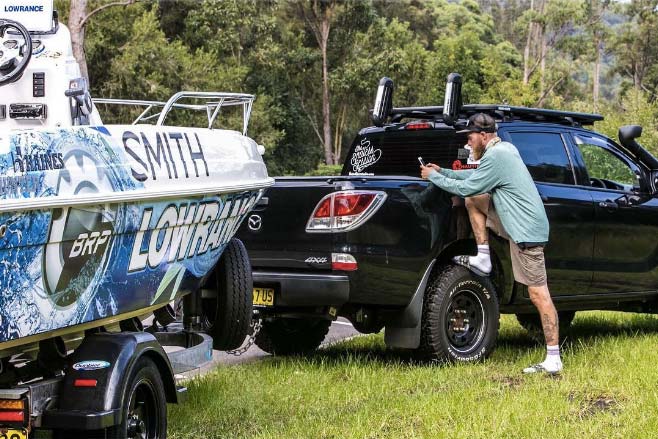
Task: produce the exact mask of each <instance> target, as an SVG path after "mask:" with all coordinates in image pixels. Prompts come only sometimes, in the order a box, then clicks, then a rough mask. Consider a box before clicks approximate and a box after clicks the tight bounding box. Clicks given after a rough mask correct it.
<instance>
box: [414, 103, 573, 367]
mask: <svg viewBox="0 0 658 439" xmlns="http://www.w3.org/2000/svg"><path fill="white" fill-rule="evenodd" d="M458 133H467V134H468V144H469V146H470V147H471V148H473V153H474V154H475V155H476V157H478V156H481V157H482V159H481V162H480V165H479V167H478V168H477V169H468V170H462V171H453V170H449V169H442V168H440V167H439V166H437V165H435V164H432V163H429V164H427V166H421V176H422V177H423V178H424V179H429V181H431V182H432V183H433V184H434V185H436V186H438V187H440V188H441V189H444V190H446V191H448V192H450V193H452V194H455V195H459V196H462V197H465V198H466V209H467V210H468V216H469V218H470V221H471V226H472V228H473V233H474V235H475V241H476V243H477V245H478V254H477V255H476V256H467V255H464V256H457V257H455V258H454V259H453V260H454V262H456V263H457V264H460V265H463V266H464V267H466V268H468V269H469V270H471V271H472V272H474V273H476V274H478V275H480V276H488V275H489V273H491V257H490V255H489V238H488V234H487V227H489V228H490V229H491V230H493V231H494V232H495V233H496V234H497V235H499V236H501V237H502V238H505V239H507V240H508V241H509V244H510V255H511V259H512V271H513V272H514V279H515V280H516V281H517V282H519V283H521V284H524V285H527V286H528V293H529V295H530V299H531V300H532V303H533V304H534V305H535V306H536V307H537V310H538V311H539V315H540V316H541V322H542V327H543V329H544V337H545V339H546V347H547V352H546V358H545V359H544V361H543V362H541V363H539V364H535V365H532V366H530V367H527V368H525V369H523V372H524V373H536V372H547V373H551V374H555V373H559V372H560V371H561V370H562V360H561V359H560V347H559V329H558V317H557V312H556V310H555V306H554V305H553V300H552V299H551V295H550V292H549V291H548V285H547V281H546V266H545V263H544V246H545V245H546V243H547V242H548V229H549V226H548V218H547V217H546V211H545V210H544V205H543V204H542V201H541V198H540V196H539V192H538V191H537V187H536V186H535V184H534V182H533V180H532V177H531V176H530V173H529V172H528V169H527V168H526V166H525V164H524V163H523V160H522V159H521V156H520V155H519V152H518V150H517V149H516V147H515V146H514V145H512V144H511V143H509V142H503V141H502V140H501V139H500V138H499V137H498V136H497V135H496V122H495V121H494V119H493V118H492V117H491V116H489V115H487V114H483V113H478V114H475V115H473V116H471V117H470V118H469V119H468V122H467V125H466V127H465V129H464V130H462V131H459V132H458Z"/></svg>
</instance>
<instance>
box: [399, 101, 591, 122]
mask: <svg viewBox="0 0 658 439" xmlns="http://www.w3.org/2000/svg"><path fill="white" fill-rule="evenodd" d="M475 113H486V114H489V115H490V116H492V117H493V118H494V119H496V121H498V122H511V121H529V122H550V123H557V124H562V125H571V126H582V125H594V122H598V121H602V120H603V116H602V115H600V114H593V113H574V112H568V111H558V110H546V109H543V108H529V107H511V106H508V105H491V104H487V105H484V104H470V105H462V106H461V108H460V109H459V118H460V119H468V118H469V117H470V116H472V115H473V114H475ZM389 114H390V116H391V122H393V123H395V122H400V121H401V120H402V119H403V118H409V117H415V118H432V119H434V120H443V106H440V107H401V108H393V109H391V112H390V113H389Z"/></svg>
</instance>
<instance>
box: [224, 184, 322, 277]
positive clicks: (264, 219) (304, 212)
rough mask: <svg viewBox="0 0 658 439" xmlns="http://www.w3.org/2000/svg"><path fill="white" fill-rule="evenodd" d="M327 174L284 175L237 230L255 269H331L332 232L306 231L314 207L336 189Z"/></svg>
mask: <svg viewBox="0 0 658 439" xmlns="http://www.w3.org/2000/svg"><path fill="white" fill-rule="evenodd" d="M328 180H329V178H328V177H281V178H276V183H275V184H274V186H273V187H271V188H269V189H268V190H267V192H266V193H265V195H264V197H263V199H262V200H261V202H260V203H259V205H258V206H256V208H255V209H254V210H253V211H252V212H251V214H250V215H249V216H248V217H247V219H246V220H245V221H244V223H242V225H241V226H240V229H239V230H238V233H237V235H236V236H237V237H238V238H239V239H241V240H242V242H244V244H245V246H246V247H247V249H248V251H249V258H250V259H251V264H252V266H253V267H254V268H255V269H267V268H278V267H281V268H284V267H285V268H286V269H299V270H318V269H326V270H331V251H332V247H333V243H332V235H331V234H324V233H322V234H314V233H306V223H307V222H308V220H309V218H310V216H311V213H313V209H315V207H316V205H317V204H318V202H319V201H320V200H321V199H322V197H324V196H325V195H327V194H329V193H331V192H333V191H334V190H335V189H334V186H333V184H331V183H329V182H328Z"/></svg>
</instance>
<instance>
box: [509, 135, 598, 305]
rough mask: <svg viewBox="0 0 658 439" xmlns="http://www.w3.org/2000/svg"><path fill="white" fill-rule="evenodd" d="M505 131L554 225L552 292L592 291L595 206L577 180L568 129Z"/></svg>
mask: <svg viewBox="0 0 658 439" xmlns="http://www.w3.org/2000/svg"><path fill="white" fill-rule="evenodd" d="M499 135H500V136H501V137H502V138H503V139H504V140H507V141H511V142H512V143H513V144H514V145H515V146H516V148H517V149H518V150H519V153H520V154H521V158H522V159H523V161H524V162H525V164H526V166H527V167H528V170H529V171H530V174H531V175H532V178H533V179H534V180H535V183H536V184H537V189H538V190H539V194H540V196H541V197H542V201H543V202H544V208H545V209H546V214H547V216H548V220H549V223H550V236H549V242H548V245H547V246H546V248H545V256H546V272H547V275H548V285H549V288H550V290H551V295H553V296H567V295H579V294H587V291H588V289H589V286H590V283H591V279H592V268H591V263H592V251H593V246H594V228H593V227H592V226H591V222H592V220H593V218H594V209H593V206H592V196H591V195H590V193H589V192H588V191H587V189H585V188H582V187H579V186H577V185H576V184H575V182H576V174H575V169H574V167H573V165H572V160H571V157H570V152H569V150H568V148H567V147H566V142H565V137H566V135H565V133H563V132H561V131H559V130H555V129H553V130H551V129H550V128H542V131H537V127H533V128H532V130H529V129H525V130H524V129H523V128H513V127H510V128H508V129H507V130H505V131H503V132H499Z"/></svg>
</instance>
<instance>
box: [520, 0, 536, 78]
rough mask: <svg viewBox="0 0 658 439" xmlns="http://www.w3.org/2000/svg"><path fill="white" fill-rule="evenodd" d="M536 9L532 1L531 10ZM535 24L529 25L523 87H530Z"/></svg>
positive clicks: (531, 22) (524, 59)
mask: <svg viewBox="0 0 658 439" xmlns="http://www.w3.org/2000/svg"><path fill="white" fill-rule="evenodd" d="M534 8H535V0H530V10H531V11H533V10H534ZM534 24H535V23H534V22H533V21H530V24H528V38H526V42H525V48H524V50H523V85H528V82H529V81H530V46H531V45H532V33H533V31H534Z"/></svg>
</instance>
